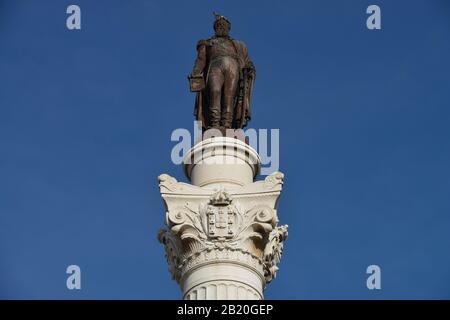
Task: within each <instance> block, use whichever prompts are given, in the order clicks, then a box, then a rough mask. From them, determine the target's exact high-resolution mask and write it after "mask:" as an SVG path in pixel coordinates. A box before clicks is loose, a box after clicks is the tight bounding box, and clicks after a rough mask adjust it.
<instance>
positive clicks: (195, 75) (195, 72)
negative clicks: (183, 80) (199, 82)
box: [189, 70, 203, 78]
mask: <svg viewBox="0 0 450 320" xmlns="http://www.w3.org/2000/svg"><path fill="white" fill-rule="evenodd" d="M201 76H203V72H201V71H200V72H198V71H196V70H194V71H192V73H191V74H190V75H189V77H190V78H199V77H201Z"/></svg>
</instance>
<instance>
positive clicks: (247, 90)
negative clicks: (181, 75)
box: [188, 13, 256, 131]
mask: <svg viewBox="0 0 450 320" xmlns="http://www.w3.org/2000/svg"><path fill="white" fill-rule="evenodd" d="M214 16H215V21H214V31H215V35H214V36H213V37H211V38H209V39H207V40H200V41H199V42H198V44H197V53H198V56H197V59H196V61H195V65H194V69H193V71H192V73H191V75H189V77H188V78H189V82H190V87H191V91H193V92H197V96H196V99H195V111H194V115H195V117H196V119H197V120H198V121H201V122H202V127H203V130H207V129H210V128H217V129H220V130H222V131H224V130H226V129H231V128H232V129H240V128H243V127H245V126H246V125H247V123H248V121H249V120H250V118H251V112H250V98H251V95H252V90H253V83H254V80H255V77H256V70H255V67H254V65H253V63H252V61H251V60H250V58H249V56H248V52H247V47H246V46H245V43H244V42H242V41H238V40H235V39H232V38H231V37H230V36H229V33H230V29H231V23H230V21H228V19H227V18H225V17H224V16H221V15H218V14H216V13H214Z"/></svg>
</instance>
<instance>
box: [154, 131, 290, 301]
mask: <svg viewBox="0 0 450 320" xmlns="http://www.w3.org/2000/svg"><path fill="white" fill-rule="evenodd" d="M260 165H261V161H260V158H259V155H258V154H257V152H256V151H255V150H254V149H253V148H251V147H250V146H249V145H247V144H246V143H244V142H242V141H240V140H238V139H234V138H228V137H220V138H218V137H215V138H209V139H206V140H203V141H201V142H199V143H198V144H196V145H195V146H194V147H193V148H192V149H191V150H190V151H189V152H188V154H187V155H186V158H185V160H184V170H185V174H186V176H187V177H188V179H189V180H190V181H191V182H192V184H187V183H181V182H178V181H176V180H175V179H174V178H173V177H170V176H169V175H167V174H162V175H160V177H159V186H160V191H161V196H162V198H163V200H164V203H165V207H166V225H167V228H166V229H162V230H161V231H160V232H159V235H158V239H159V241H160V242H161V243H163V244H164V246H165V249H166V257H167V261H168V263H169V270H170V272H171V273H172V277H173V278H174V279H175V280H176V281H177V282H178V283H179V284H180V287H181V290H182V294H183V298H184V299H188V300H204V299H221V300H222V299H223V300H225V299H263V290H264V288H265V286H266V284H267V283H269V282H270V281H271V280H272V279H273V278H274V277H275V274H276V272H277V270H278V267H277V265H278V263H279V262H280V259H281V254H282V250H283V241H284V240H285V239H286V238H287V226H278V215H277V208H276V207H277V204H278V198H279V196H280V193H281V188H282V185H283V178H284V177H283V174H282V173H280V172H275V173H274V174H272V175H270V176H267V177H266V178H265V180H263V181H258V182H253V181H254V179H255V177H256V175H257V174H258V173H259V170H260Z"/></svg>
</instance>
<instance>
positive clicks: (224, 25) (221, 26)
mask: <svg viewBox="0 0 450 320" xmlns="http://www.w3.org/2000/svg"><path fill="white" fill-rule="evenodd" d="M214 31H215V32H216V36H218V37H225V36H228V34H229V33H230V24H229V23H228V22H226V21H225V20H223V19H220V20H218V21H216V23H215V24H214Z"/></svg>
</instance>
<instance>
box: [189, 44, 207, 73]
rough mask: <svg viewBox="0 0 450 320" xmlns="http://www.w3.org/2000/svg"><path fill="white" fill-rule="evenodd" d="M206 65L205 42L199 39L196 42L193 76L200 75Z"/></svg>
mask: <svg viewBox="0 0 450 320" xmlns="http://www.w3.org/2000/svg"><path fill="white" fill-rule="evenodd" d="M205 65H206V42H205V41H204V40H200V41H199V42H198V44H197V59H196V60H195V64H194V69H193V71H192V75H193V76H200V75H201V74H202V72H203V70H204V69H205Z"/></svg>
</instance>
